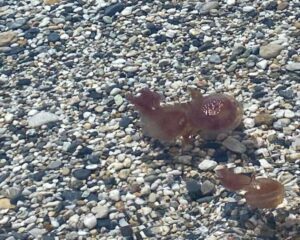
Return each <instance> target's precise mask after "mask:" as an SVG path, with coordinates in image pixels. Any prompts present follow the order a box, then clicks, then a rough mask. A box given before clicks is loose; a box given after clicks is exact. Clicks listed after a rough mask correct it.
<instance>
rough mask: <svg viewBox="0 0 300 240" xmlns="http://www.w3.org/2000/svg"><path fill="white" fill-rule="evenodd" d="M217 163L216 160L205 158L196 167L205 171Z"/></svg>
mask: <svg viewBox="0 0 300 240" xmlns="http://www.w3.org/2000/svg"><path fill="white" fill-rule="evenodd" d="M217 165H218V163H217V162H215V161H213V160H208V159H205V160H203V161H202V162H201V163H200V164H199V166H198V167H199V169H201V170H203V171H205V170H210V169H214V168H215V167H216V166H217Z"/></svg>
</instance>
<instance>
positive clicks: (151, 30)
mask: <svg viewBox="0 0 300 240" xmlns="http://www.w3.org/2000/svg"><path fill="white" fill-rule="evenodd" d="M146 27H147V30H148V32H147V33H148V34H147V35H152V34H154V33H157V32H158V31H159V30H161V29H162V27H161V26H160V25H155V24H153V23H147V25H146Z"/></svg>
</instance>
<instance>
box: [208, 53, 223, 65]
mask: <svg viewBox="0 0 300 240" xmlns="http://www.w3.org/2000/svg"><path fill="white" fill-rule="evenodd" d="M208 61H209V62H210V63H214V64H220V63H221V62H222V60H221V57H220V56H219V55H217V54H213V55H211V56H210V57H209V59H208Z"/></svg>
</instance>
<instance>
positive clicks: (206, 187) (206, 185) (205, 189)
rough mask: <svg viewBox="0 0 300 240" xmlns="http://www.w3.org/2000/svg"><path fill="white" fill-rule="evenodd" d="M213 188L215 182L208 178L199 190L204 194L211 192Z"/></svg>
mask: <svg viewBox="0 0 300 240" xmlns="http://www.w3.org/2000/svg"><path fill="white" fill-rule="evenodd" d="M214 190H215V184H213V183H212V182H211V181H209V180H205V181H204V182H203V183H202V185H201V192H202V194H203V195H204V196H205V195H210V194H212V193H213V192H214Z"/></svg>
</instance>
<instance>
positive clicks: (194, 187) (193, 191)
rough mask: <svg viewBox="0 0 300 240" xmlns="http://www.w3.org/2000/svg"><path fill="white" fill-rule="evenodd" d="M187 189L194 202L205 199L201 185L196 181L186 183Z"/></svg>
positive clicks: (191, 180)
mask: <svg viewBox="0 0 300 240" xmlns="http://www.w3.org/2000/svg"><path fill="white" fill-rule="evenodd" d="M186 188H187V190H188V194H189V196H190V198H191V200H192V201H196V200H198V199H200V198H201V197H203V195H202V193H201V185H200V184H199V183H198V182H197V181H196V180H194V179H190V180H187V181H186Z"/></svg>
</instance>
